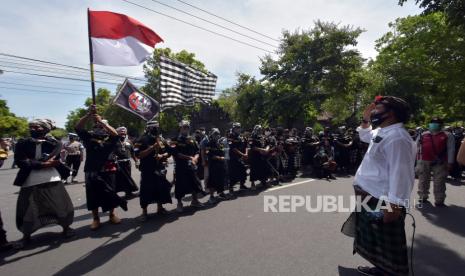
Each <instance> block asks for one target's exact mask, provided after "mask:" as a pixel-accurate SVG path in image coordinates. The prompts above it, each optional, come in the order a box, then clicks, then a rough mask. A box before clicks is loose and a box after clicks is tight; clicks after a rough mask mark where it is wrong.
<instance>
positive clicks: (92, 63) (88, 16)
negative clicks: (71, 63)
mask: <svg viewBox="0 0 465 276" xmlns="http://www.w3.org/2000/svg"><path fill="white" fill-rule="evenodd" d="M87 33H88V38H89V59H90V83H91V87H92V103H93V104H95V81H94V55H93V52H92V39H91V36H90V10H89V8H87Z"/></svg>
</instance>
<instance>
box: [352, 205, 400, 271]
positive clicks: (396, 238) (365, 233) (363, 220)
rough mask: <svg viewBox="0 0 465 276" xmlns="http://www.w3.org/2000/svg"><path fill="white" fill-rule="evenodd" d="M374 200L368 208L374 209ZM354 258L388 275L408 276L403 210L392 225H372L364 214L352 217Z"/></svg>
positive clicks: (362, 212)
mask: <svg viewBox="0 0 465 276" xmlns="http://www.w3.org/2000/svg"><path fill="white" fill-rule="evenodd" d="M377 203H378V200H376V199H375V198H373V199H372V200H370V201H369V203H368V205H369V206H370V208H372V209H374V208H375V207H376V205H377ZM355 221H356V223H355V240H354V254H355V253H358V254H359V255H360V256H362V257H363V258H365V259H366V260H367V261H369V262H370V263H372V264H373V265H374V266H376V267H377V268H379V269H382V270H384V271H385V272H387V273H389V274H392V275H408V274H409V266H408V255H407V240H406V236H405V210H404V213H403V214H402V216H401V217H400V218H399V220H397V221H395V222H392V223H374V222H373V221H372V220H371V219H370V217H369V216H368V211H366V210H364V209H363V208H362V210H361V212H357V213H356V220H355Z"/></svg>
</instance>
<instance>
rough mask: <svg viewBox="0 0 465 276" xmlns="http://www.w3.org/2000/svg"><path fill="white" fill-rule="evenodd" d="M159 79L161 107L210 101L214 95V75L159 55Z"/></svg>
mask: <svg viewBox="0 0 465 276" xmlns="http://www.w3.org/2000/svg"><path fill="white" fill-rule="evenodd" d="M160 79H161V83H160V90H161V104H162V109H167V108H170V107H173V106H176V105H192V104H193V103H194V102H196V101H201V102H210V101H211V100H212V98H213V96H214V95H215V87H216V79H217V77H216V76H215V75H213V74H212V73H208V74H206V73H204V72H201V71H199V70H196V69H194V68H192V67H190V66H188V65H186V64H184V63H181V62H178V61H175V60H172V59H170V58H167V57H164V56H161V57H160Z"/></svg>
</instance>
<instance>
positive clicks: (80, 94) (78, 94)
mask: <svg viewBox="0 0 465 276" xmlns="http://www.w3.org/2000/svg"><path fill="white" fill-rule="evenodd" d="M0 88H3V89H10V90H18V91H24V92H34V93H45V94H60V95H62V94H65V95H74V96H90V94H83V93H68V92H58V91H56V92H55V91H45V90H37V89H21V88H14V87H5V86H0Z"/></svg>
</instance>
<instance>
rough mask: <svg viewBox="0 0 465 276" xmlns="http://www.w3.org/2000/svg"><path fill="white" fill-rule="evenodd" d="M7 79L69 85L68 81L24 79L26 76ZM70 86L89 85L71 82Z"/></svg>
mask: <svg viewBox="0 0 465 276" xmlns="http://www.w3.org/2000/svg"><path fill="white" fill-rule="evenodd" d="M8 80H13V81H20V82H33V83H46V84H56V85H69V84H68V83H63V82H54V81H44V80H37V79H26V78H8ZM72 86H73V87H75V86H80V87H89V85H87V84H79V83H73V85H72Z"/></svg>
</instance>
